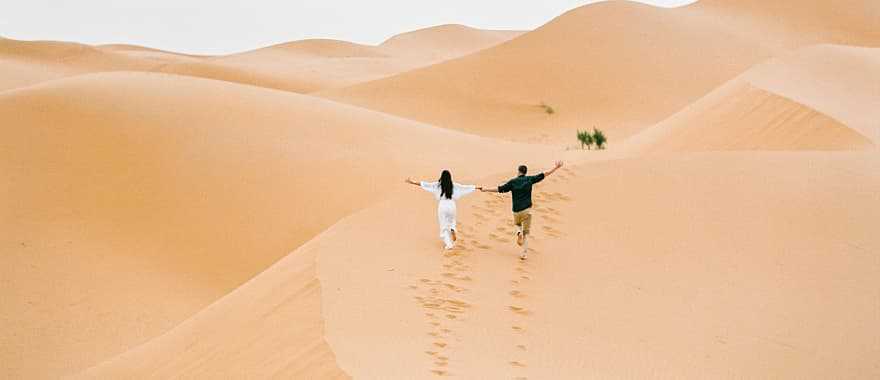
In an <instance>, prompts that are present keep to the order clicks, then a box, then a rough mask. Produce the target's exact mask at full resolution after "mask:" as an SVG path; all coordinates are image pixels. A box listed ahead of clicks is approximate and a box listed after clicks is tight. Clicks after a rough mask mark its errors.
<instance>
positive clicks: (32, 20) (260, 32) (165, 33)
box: [0, 0, 694, 54]
mask: <svg viewBox="0 0 880 380" xmlns="http://www.w3.org/2000/svg"><path fill="white" fill-rule="evenodd" d="M591 2H595V1H590V0H581V1H577V0H536V1H512V0H445V1H417V0H411V1H401V0H372V1H354V0H349V1H341V0H319V1H297V0H290V1H281V0H277V1H270V0H247V1H236V0H192V1H187V0H149V1H137V2H134V1H127V0H76V1H73V0H20V1H14V0H9V1H7V2H6V4H5V5H3V7H2V11H0V36H3V37H7V38H15V39H22V40H61V41H76V42H83V43H88V44H106V43H129V44H135V45H142V46H149V47H154V48H159V49H165V50H171V51H177V52H185V53H202V54H220V53H231V52H238V51H244V50H250V49H254V48H258V47H263V46H267V45H272V44H276V43H281V42H287V41H293V40H301V39H306V38H332V39H340V40H346V41H352V42H358V43H365V44H378V43H380V42H382V41H384V40H385V39H387V38H388V37H391V36H393V35H395V34H398V33H402V32H407V31H411V30H415V29H420V28H424V27H428V26H434V25H440V24H464V25H468V26H472V27H477V28H488V29H534V28H536V27H538V26H541V25H543V24H544V23H546V22H548V21H550V20H551V19H553V18H554V17H556V16H558V15H560V14H562V13H564V12H565V11H567V10H570V9H573V8H576V7H578V6H580V5H584V4H587V3H591ZM642 2H645V3H649V4H654V5H659V6H666V7H671V6H679V5H684V4H689V3H692V2H694V0H642Z"/></svg>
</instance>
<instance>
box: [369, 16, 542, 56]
mask: <svg viewBox="0 0 880 380" xmlns="http://www.w3.org/2000/svg"><path fill="white" fill-rule="evenodd" d="M523 33H525V32H523V31H515V30H484V29H474V28H471V27H468V26H465V25H456V24H447V25H439V26H434V27H430V28H424V29H419V30H416V31H412V32H408V33H401V34H398V35H396V36H394V37H391V38H389V39H388V40H386V41H385V42H383V43H382V44H381V45H379V46H380V47H382V48H383V49H386V50H390V51H393V52H394V54H396V55H402V56H403V55H413V56H421V57H424V59H427V60H430V61H434V62H440V61H445V60H448V59H452V58H458V57H463V56H465V55H468V54H471V53H474V52H477V51H480V50H483V49H486V48H487V47H491V46H495V45H498V44H500V43H503V42H505V41H508V40H511V39H514V38H516V37H518V36H520V35H522V34H523Z"/></svg>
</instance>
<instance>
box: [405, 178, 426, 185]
mask: <svg viewBox="0 0 880 380" xmlns="http://www.w3.org/2000/svg"><path fill="white" fill-rule="evenodd" d="M403 181H404V182H406V183H408V184H410V185H416V186H422V184H421V183H420V182H416V181H413V180H412V178H409V177H407V178H406V179H405V180H403Z"/></svg>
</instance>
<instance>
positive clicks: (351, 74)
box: [0, 25, 522, 93]
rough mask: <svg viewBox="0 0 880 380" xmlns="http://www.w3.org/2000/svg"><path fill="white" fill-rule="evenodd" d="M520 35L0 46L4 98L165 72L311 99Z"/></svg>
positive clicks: (440, 30) (444, 30)
mask: <svg viewBox="0 0 880 380" xmlns="http://www.w3.org/2000/svg"><path fill="white" fill-rule="evenodd" d="M521 33H522V32H516V31H494V30H480V29H473V28H468V27H465V26H462V25H443V26H438V27H432V28H426V29H421V30H417V31H413V32H409V33H405V34H402V35H399V36H395V37H392V38H391V39H389V40H388V41H386V42H385V43H384V44H382V45H379V46H370V45H360V44H355V43H351V42H346V41H336V40H303V41H294V42H289V43H284V44H279V45H275V46H270V47H266V48H261V49H257V50H253V51H248V52H243V53H238V54H231V55H225V56H217V57H209V56H196V55H188V54H179V53H172V52H166V51H162V50H158V49H151V48H146V47H140V46H134V45H119V44H116V45H101V46H89V45H83V44H77V43H68V42H53V41H16V40H8V39H0V68H2V69H3V74H2V75H0V91H2V90H7V89H12V88H17V87H24V86H27V85H32V84H36V83H39V82H43V81H47V80H52V79H59V78H63V77H68V76H72V75H78V74H85V73H94V72H104V71H161V72H166V73H173V74H178V75H187V76H196V77H202V78H209V79H217V80H224V81H229V82H235V83H243V84H250V85H255V86H260V87H268V88H274V89H281V90H286V91H292V92H299V93H305V92H312V91H317V90H321V89H328V88H334V87H342V86H347V85H352V84H355V83H359V82H363V81H368V80H373V79H378V78H383V77H387V76H391V75H393V74H398V73H401V72H404V71H407V70H412V69H415V68H418V67H421V66H427V65H431V64H434V63H438V62H441V61H444V60H448V59H452V58H456V57H460V56H463V55H466V54H470V53H473V52H475V51H478V50H481V49H485V48H487V47H490V46H493V45H497V44H499V43H501V42H504V41H506V40H509V39H511V38H514V37H516V36H518V35H519V34H521Z"/></svg>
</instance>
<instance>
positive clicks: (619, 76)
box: [321, 0, 880, 143]
mask: <svg viewBox="0 0 880 380" xmlns="http://www.w3.org/2000/svg"><path fill="white" fill-rule="evenodd" d="M788 9H798V10H797V11H792V12H790V14H789V13H785V11H786V10H788ZM801 9H804V10H801ZM841 9H846V10H841ZM840 12H845V13H846V14H847V15H850V14H853V17H847V18H834V17H827V18H826V17H824V16H821V15H825V14H834V13H840ZM878 14H880V12H878V11H877V6H876V4H875V3H874V2H871V1H864V0H863V1H848V2H847V4H846V6H842V5H838V4H837V3H832V2H824V1H822V2H819V1H812V2H809V3H808V4H804V3H803V2H800V1H793V0H789V1H781V2H778V1H777V2H773V4H769V3H767V2H757V1H748V2H746V3H742V2H735V1H708V2H706V1H700V2H697V3H695V4H693V5H690V6H686V7H682V8H673V9H663V8H654V7H651V6H649V5H643V4H637V3H629V2H622V1H611V2H605V3H599V4H592V5H587V6H584V7H581V8H578V9H575V10H572V11H570V12H568V13H566V14H564V15H562V16H560V17H558V18H557V19H555V20H553V21H551V22H550V23H548V24H546V25H544V26H542V27H540V28H538V29H537V30H534V31H532V32H529V33H526V34H524V35H523V36H521V37H519V38H516V39H514V40H512V41H510V42H508V43H504V44H501V45H499V46H496V47H494V48H490V49H486V50H484V51H481V52H479V53H476V54H473V55H469V56H466V57H463V58H460V59H456V60H452V61H449V62H445V63H442V64H438V65H433V66H430V67H426V68H423V69H419V70H414V71H411V72H407V73H404V74H400V75H396V76H394V77H391V78H386V79H382V80H378V81H373V82H368V83H363V84H358V85H354V86H352V87H349V88H344V89H339V90H330V91H327V92H325V93H321V95H322V96H325V97H328V98H330V99H334V100H339V101H343V102H348V103H352V104H357V105H360V106H364V107H367V108H371V109H376V110H381V111H383V112H387V113H392V114H395V115H401V116H404V117H406V118H410V119H414V120H419V121H424V122H428V123H431V124H434V125H438V126H443V127H447V128H454V129H460V130H465V131H468V132H471V133H478V134H481V135H486V136H493V137H501V138H506V139H517V140H527V141H535V142H554V143H558V142H559V141H567V140H571V138H572V137H571V135H572V131H573V130H574V129H576V128H591V127H593V126H597V127H600V128H602V129H604V130H606V131H607V134H608V135H609V136H610V138H611V139H612V141H616V140H620V139H622V138H624V137H627V136H630V135H631V134H633V133H635V132H636V131H638V130H640V129H642V128H644V127H647V126H650V125H653V124H654V123H656V122H659V121H660V120H663V119H664V118H666V117H668V116H670V115H671V114H673V113H675V112H677V111H678V110H680V109H682V108H684V107H685V106H687V105H688V104H690V103H691V102H693V101H695V100H697V99H699V98H700V97H702V96H704V95H706V94H707V93H709V92H710V91H712V90H714V89H715V88H717V87H719V86H720V85H722V84H724V83H726V82H727V81H729V80H731V79H732V78H733V77H735V76H736V75H738V74H740V73H742V72H743V71H746V70H747V69H749V68H750V67H751V66H753V65H754V64H757V63H759V62H762V61H765V60H766V59H769V58H771V57H772V56H775V55H778V54H781V53H783V52H785V51H788V50H789V49H793V48H796V47H799V46H804V45H810V44H815V43H823V42H829V43H841V44H858V45H869V46H878V45H880V34H878V32H877V28H876V25H877V19H878V17H880V16H878ZM635 20H638V22H636V21H635ZM780 20H781V21H780ZM542 103H544V104H546V105H549V106H551V107H552V108H553V109H554V111H555V113H554V114H552V115H549V114H547V113H546V112H544V111H545V109H544V108H542V107H541V106H540V105H541V104H542Z"/></svg>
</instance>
